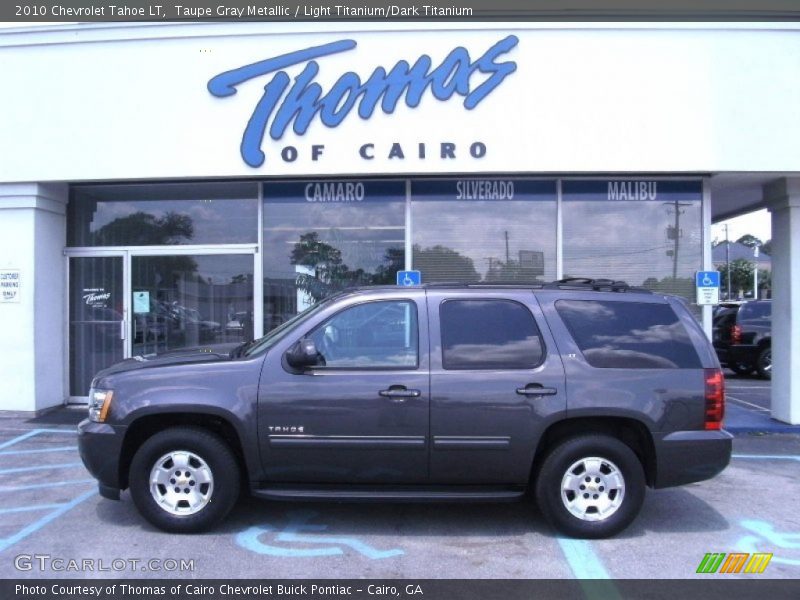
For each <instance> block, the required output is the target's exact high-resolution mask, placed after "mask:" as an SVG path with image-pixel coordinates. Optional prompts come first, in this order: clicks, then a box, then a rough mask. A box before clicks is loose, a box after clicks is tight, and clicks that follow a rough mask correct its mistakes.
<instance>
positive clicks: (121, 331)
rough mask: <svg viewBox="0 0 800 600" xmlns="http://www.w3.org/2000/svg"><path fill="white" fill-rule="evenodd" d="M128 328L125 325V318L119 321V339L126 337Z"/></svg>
mask: <svg viewBox="0 0 800 600" xmlns="http://www.w3.org/2000/svg"><path fill="white" fill-rule="evenodd" d="M126 329H127V328H126V327H125V319H123V320H122V321H120V322H119V339H121V340H124V339H125V330H126Z"/></svg>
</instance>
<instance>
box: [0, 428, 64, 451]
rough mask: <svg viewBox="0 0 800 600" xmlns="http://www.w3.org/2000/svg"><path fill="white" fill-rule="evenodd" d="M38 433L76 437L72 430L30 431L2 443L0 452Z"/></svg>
mask: <svg viewBox="0 0 800 600" xmlns="http://www.w3.org/2000/svg"><path fill="white" fill-rule="evenodd" d="M40 433H65V434H69V435H78V432H77V431H75V430H74V429H31V430H30V431H28V432H27V433H23V434H22V435H18V436H17V437H15V438H12V439H10V440H8V441H7V442H3V443H2V444H0V450H5V449H6V448H8V447H9V446H13V445H14V444H18V443H19V442H23V441H25V440H27V439H30V438H32V437H34V436H37V435H39V434H40Z"/></svg>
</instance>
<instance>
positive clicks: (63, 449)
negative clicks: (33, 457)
mask: <svg viewBox="0 0 800 600" xmlns="http://www.w3.org/2000/svg"><path fill="white" fill-rule="evenodd" d="M70 450H76V451H77V448H76V447H75V446H58V447H56V448H37V449H36V450H3V451H2V452H0V456H17V455H20V454H42V453H44V452H69V451H70Z"/></svg>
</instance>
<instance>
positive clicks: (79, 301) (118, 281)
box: [69, 254, 126, 397]
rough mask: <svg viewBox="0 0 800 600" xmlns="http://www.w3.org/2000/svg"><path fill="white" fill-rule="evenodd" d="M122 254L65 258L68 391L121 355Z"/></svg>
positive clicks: (80, 390) (82, 386)
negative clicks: (67, 261) (67, 320)
mask: <svg viewBox="0 0 800 600" xmlns="http://www.w3.org/2000/svg"><path fill="white" fill-rule="evenodd" d="M123 272H124V255H123V254H117V255H112V254H105V255H101V256H71V257H70V258H69V393H70V396H71V397H85V396H87V395H88V394H89V385H90V384H91V381H92V378H93V377H94V375H95V373H97V372H98V371H100V370H101V369H105V368H106V367H109V366H111V365H113V364H114V363H116V362H119V361H121V360H122V359H123V358H124V357H125V337H126V336H125V334H126V326H125V314H126V313H125V285H124V277H123Z"/></svg>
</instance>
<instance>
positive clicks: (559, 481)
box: [536, 435, 645, 538]
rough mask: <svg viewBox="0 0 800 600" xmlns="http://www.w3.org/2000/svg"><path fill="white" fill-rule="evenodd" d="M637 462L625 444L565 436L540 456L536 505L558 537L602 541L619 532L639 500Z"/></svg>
mask: <svg viewBox="0 0 800 600" xmlns="http://www.w3.org/2000/svg"><path fill="white" fill-rule="evenodd" d="M644 490H645V478H644V470H643V469H642V464H641V462H639V459H638V457H637V456H636V454H634V452H633V450H631V449H630V448H629V447H628V446H627V445H625V444H624V443H622V442H621V441H619V440H617V439H615V438H613V437H609V436H606V435H583V436H579V437H573V438H569V439H567V440H565V441H563V442H561V443H560V444H559V445H557V446H555V447H554V448H553V449H552V450H551V451H550V452H549V453H548V454H547V456H546V457H545V459H544V462H543V463H542V467H541V469H540V471H539V474H538V477H537V478H536V502H537V504H538V506H539V509H540V510H541V511H542V513H543V514H544V516H545V518H546V519H547V520H548V522H549V523H550V524H551V525H552V526H553V527H555V528H556V529H557V530H558V531H560V532H561V533H564V534H566V535H569V536H572V537H579V538H603V537H608V536H612V535H614V534H616V533H619V532H620V531H622V530H623V529H625V528H626V527H627V526H628V525H630V523H631V522H632V521H633V520H634V519H635V518H636V515H637V514H638V513H639V509H640V508H641V506H642V502H643V500H644Z"/></svg>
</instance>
